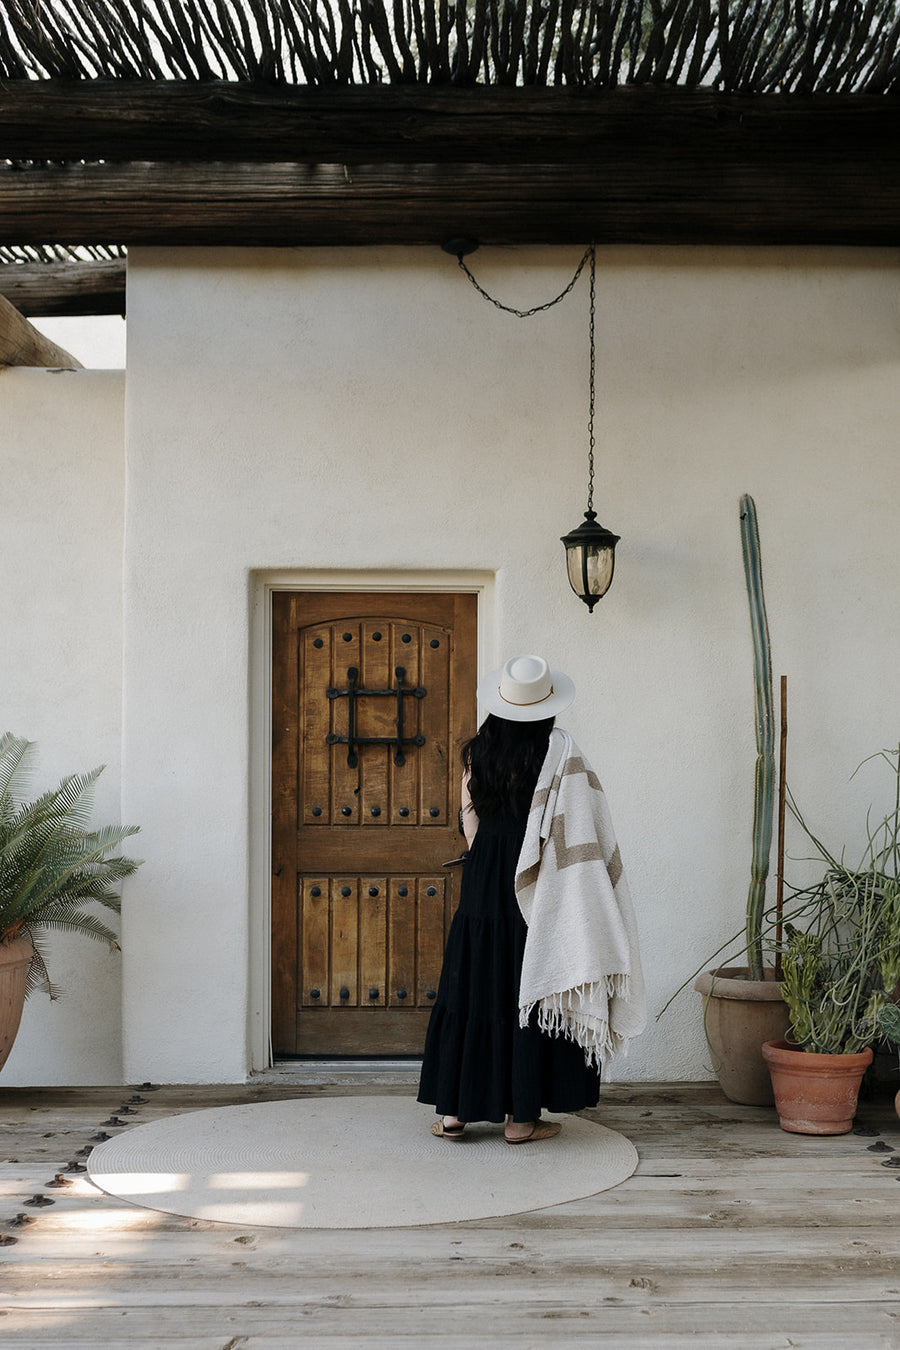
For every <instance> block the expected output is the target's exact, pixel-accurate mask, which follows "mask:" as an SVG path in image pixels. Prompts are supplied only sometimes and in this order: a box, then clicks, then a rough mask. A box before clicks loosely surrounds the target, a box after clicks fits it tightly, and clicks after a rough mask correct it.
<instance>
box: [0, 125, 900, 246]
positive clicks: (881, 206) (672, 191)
mask: <svg viewBox="0 0 900 1350" xmlns="http://www.w3.org/2000/svg"><path fill="white" fill-rule="evenodd" d="M460 234H463V235H470V236H472V237H473V238H475V239H477V240H479V241H480V242H482V243H490V244H561V243H585V242H587V241H589V240H591V239H594V240H595V241H596V242H597V243H599V244H623V243H638V244H767V245H768V244H820V245H841V244H843V245H881V246H894V245H896V244H897V243H898V242H900V138H898V140H897V142H896V143H895V144H894V145H892V146H891V147H890V148H889V149H885V150H882V151H880V152H879V154H878V155H877V156H874V157H873V156H872V155H871V154H868V155H866V156H860V157H854V156H850V155H844V154H841V153H837V152H834V153H827V152H826V151H825V150H824V149H822V151H821V153H819V154H818V155H817V156H809V157H807V158H804V157H802V156H801V157H800V158H795V157H793V156H791V155H783V156H779V155H777V154H774V153H773V154H771V155H767V156H766V157H764V158H763V159H762V160H760V159H758V158H757V159H754V158H752V157H748V158H740V159H731V158H729V157H727V156H726V157H722V156H719V157H717V158H714V157H711V156H703V155H700V156H698V155H697V154H696V153H695V152H694V150H693V149H686V150H684V151H683V152H682V153H681V154H678V155H676V154H675V153H674V152H671V151H669V152H666V151H665V150H656V149H655V148H653V147H648V148H647V149H646V150H645V151H644V152H643V153H641V154H638V153H631V154H629V155H624V156H622V155H619V154H615V155H608V156H604V157H598V158H597V159H596V161H595V162H594V163H591V164H587V165H584V164H583V165H573V164H558V165H554V164H530V165H492V166H488V165H392V164H381V165H349V166H344V165H313V166H309V165H298V164H255V165H242V164H222V163H217V164H80V165H74V164H72V165H58V164H48V165H43V166H40V167H36V166H35V167H30V168H28V169H24V170H22V171H17V170H14V169H6V170H0V243H16V244H28V243H35V244H36V243H52V242H59V243H63V242H65V243H70V244H74V243H93V242H97V241H98V240H103V241H109V240H115V241H116V242H117V243H122V244H164V245H228V244H231V245H273V246H293V245H329V244H331V245H363V244H434V245H437V244H440V243H443V242H444V241H445V240H447V239H448V238H450V237H452V236H455V235H460Z"/></svg>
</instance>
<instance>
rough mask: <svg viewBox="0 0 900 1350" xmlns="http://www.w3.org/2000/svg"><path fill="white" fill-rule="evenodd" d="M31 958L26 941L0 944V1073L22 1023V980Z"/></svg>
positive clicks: (31, 953) (23, 992)
mask: <svg viewBox="0 0 900 1350" xmlns="http://www.w3.org/2000/svg"><path fill="white" fill-rule="evenodd" d="M33 955H34V949H33V947H32V945H31V943H30V942H29V941H28V939H27V938H18V939H17V940H16V941H15V942H10V943H3V942H0V1069H2V1068H3V1065H4V1064H5V1063H6V1061H7V1059H8V1058H9V1052H10V1050H11V1049H12V1047H13V1041H14V1040H15V1039H16V1032H17V1031H18V1030H19V1022H20V1021H21V1020H22V1008H23V1006H24V1004H25V980H26V977H27V975H28V967H29V965H30V964H31V958H32V956H33Z"/></svg>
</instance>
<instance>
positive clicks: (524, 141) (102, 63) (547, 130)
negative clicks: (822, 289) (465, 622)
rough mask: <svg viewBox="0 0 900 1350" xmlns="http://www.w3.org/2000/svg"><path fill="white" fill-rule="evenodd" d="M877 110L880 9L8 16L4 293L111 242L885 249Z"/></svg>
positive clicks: (395, 7) (0, 237) (114, 2)
mask: <svg viewBox="0 0 900 1350" xmlns="http://www.w3.org/2000/svg"><path fill="white" fill-rule="evenodd" d="M898 94H900V0H453V3H450V0H177V2H176V0H125V2H123V0H40V3H38V0H4V4H3V5H2V7H0V261H5V262H6V263H7V264H8V265H7V266H6V267H0V286H3V288H4V289H6V287H5V286H4V283H3V282H2V276H3V274H8V273H10V272H19V274H20V276H21V287H20V291H21V294H22V295H25V293H26V291H27V292H28V294H29V295H30V297H31V298H30V300H29V299H27V298H26V299H25V300H24V301H23V303H25V304H29V303H30V304H32V305H35V304H40V303H54V302H53V300H52V297H51V299H50V300H46V299H45V301H43V302H42V301H40V300H36V299H35V296H36V294H37V292H36V290H35V286H36V285H37V284H38V283H37V282H32V281H30V280H29V278H28V277H26V276H25V274H24V272H23V271H22V270H21V269H23V268H24V267H27V266H29V265H30V264H32V263H33V264H37V263H41V264H43V265H44V266H47V265H49V264H51V263H52V264H53V265H55V266H57V268H58V264H59V263H60V262H61V261H62V260H61V259H60V258H59V257H54V256H53V253H54V250H53V248H52V247H51V246H59V247H60V248H64V247H65V246H73V245H83V246H93V247H96V246H97V245H98V243H99V244H103V243H105V241H110V240H115V241H117V243H118V245H130V244H172V245H216V244H232V245H234V244H246V245H275V246H292V245H320V244H332V245H333V244H338V245H353V244H377V243H387V244H429V245H435V246H436V245H438V244H440V243H443V242H445V241H446V240H447V239H449V238H451V237H458V236H468V237H471V238H473V239H476V240H479V241H481V242H482V243H497V244H517V243H519V244H522V243H585V242H588V241H590V240H592V239H593V240H594V241H595V242H597V243H598V244H603V243H648V244H659V243H664V244H668V243H687V244H722V243H726V244H798V243H799V244H825V245H830V244H868V245H895V244H896V243H897V242H898V240H900V134H898V133H900V98H898ZM101 252H103V250H102V249H101ZM119 253H120V250H118V249H113V250H112V252H110V253H107V254H104V256H102V257H98V258H95V259H94V261H93V263H92V262H89V261H82V262H81V263H79V264H78V267H79V270H82V269H84V268H85V267H89V266H95V265H97V266H102V267H103V268H104V269H105V271H104V272H103V275H102V276H100V275H99V274H98V277H97V279H96V284H95V285H93V287H87V288H86V287H85V286H84V285H83V284H82V285H81V287H80V296H79V298H78V299H77V300H73V301H72V303H76V304H87V303H88V300H87V298H86V297H87V292H88V291H90V293H91V295H92V297H93V298H92V300H91V301H90V303H91V304H93V305H95V306H96V305H101V306H102V305H104V304H109V305H112V306H114V308H115V311H119V310H121V308H122V297H121V294H118V295H116V296H114V297H113V299H111V300H103V299H100V298H99V297H100V296H101V295H102V294H107V293H108V291H109V286H110V281H111V278H112V276H113V273H114V272H115V273H116V275H117V276H118V278H119V281H118V282H116V283H114V284H115V285H121V284H122V283H121V278H122V276H123V264H122V259H121V257H120V256H118V255H119ZM73 266H74V264H73ZM45 275H46V273H45ZM26 282H27V283H28V285H27V286H26ZM28 286H30V287H31V289H30V291H29V290H28ZM7 294H9V291H8V289H7ZM29 312H31V313H41V312H44V313H47V312H72V311H71V310H69V311H66V310H60V309H56V310H52V309H51V310H47V309H43V310H42V309H40V308H32V309H31V310H30V311H29ZM92 312H96V310H94V311H92Z"/></svg>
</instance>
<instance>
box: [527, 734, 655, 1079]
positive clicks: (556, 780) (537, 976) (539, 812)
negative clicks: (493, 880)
mask: <svg viewBox="0 0 900 1350" xmlns="http://www.w3.org/2000/svg"><path fill="white" fill-rule="evenodd" d="M516 898H517V900H518V902H519V908H520V910H521V911H522V916H523V918H524V919H525V922H526V924H527V925H528V935H527V938H526V941H525V955H524V958H523V961H522V978H521V983H520V986H519V1023H520V1025H521V1026H527V1024H528V1021H529V1018H530V1016H531V1013H532V1010H533V1009H534V1008H537V1010H538V1026H539V1027H540V1028H541V1029H542V1030H543V1031H547V1032H550V1033H551V1034H553V1035H563V1036H567V1037H568V1038H569V1039H570V1040H573V1041H576V1042H577V1043H578V1045H580V1046H581V1048H582V1049H583V1050H584V1054H585V1059H586V1060H587V1062H588V1064H595V1065H596V1066H597V1067H598V1068H599V1067H600V1063H601V1060H602V1059H603V1058H604V1057H606V1056H609V1055H610V1054H615V1053H616V1052H617V1051H621V1050H624V1049H626V1048H627V1045H628V1041H629V1040H630V1039H631V1038H632V1037H634V1036H638V1035H640V1033H641V1032H642V1031H643V1030H644V1027H645V1025H646V1021H647V1008H646V999H645V994H644V979H643V975H642V973H641V960H640V952H639V950H638V935H637V924H636V922H635V917H634V908H633V906H632V903H631V896H630V894H629V891H628V884H627V882H626V880H625V873H624V872H623V870H622V859H621V856H620V854H619V848H618V845H617V844H616V837H615V834H614V832H613V826H612V820H611V818H610V814H609V808H608V806H607V804H606V797H605V796H604V793H603V789H602V787H601V786H600V781H599V779H598V778H597V775H596V774H595V773H594V771H593V769H591V767H590V765H588V764H587V763H586V762H585V760H584V758H583V756H582V754H581V751H580V750H579V749H578V747H577V745H576V744H575V742H574V741H573V740H572V737H571V736H570V735H569V734H568V732H566V731H562V730H561V729H560V728H559V727H555V728H554V729H553V731H552V732H551V733H550V744H549V747H548V749H547V756H546V758H545V760H544V763H543V766H542V768H541V772H540V775H539V777H538V781H537V786H536V788H535V792H534V797H533V798H532V803H531V811H530V813H529V816H528V825H527V827H526V830H525V839H524V842H523V844H522V851H521V853H520V854H519V861H518V864H517V866H516Z"/></svg>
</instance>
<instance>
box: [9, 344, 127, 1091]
mask: <svg viewBox="0 0 900 1350" xmlns="http://www.w3.org/2000/svg"><path fill="white" fill-rule="evenodd" d="M123 411H124V375H123V373H122V372H121V371H117V372H109V371H93V370H91V371H88V370H83V371H63V372H52V371H45V370H20V369H14V370H3V371H0V463H2V466H3V473H2V492H0V557H2V568H0V573H2V578H3V582H2V585H0V634H2V640H0V707H2V729H3V730H4V731H7V730H9V731H13V732H15V734H16V735H18V736H25V737H27V738H28V739H29V740H32V741H36V742H37V744H38V758H37V763H36V770H35V774H34V777H33V780H32V783H31V789H32V792H33V795H34V796H37V795H38V794H39V793H40V792H41V791H43V790H44V789H45V788H49V787H54V786H55V785H56V784H57V783H58V782H59V780H60V778H62V777H63V775H64V774H69V773H75V772H79V771H81V770H84V769H91V768H94V767H95V766H96V765H98V764H106V766H107V768H106V770H105V772H104V773H103V774H102V776H101V778H100V779H99V781H98V783H97V786H96V789H95V794H94V803H95V816H94V818H95V820H96V822H97V823H98V824H109V823H112V822H114V821H118V820H119V819H120V809H121V808H120V799H119V798H120V788H121V776H120V727H121V712H122V707H121V688H122V617H121V614H122V528H123V508H124V479H125V459H124V447H123V433H124V423H123ZM133 854H134V856H138V857H140V856H141V851H140V847H139V841H138V840H135V847H134V849H133ZM47 950H48V964H49V968H50V974H51V977H52V979H53V981H54V983H55V984H57V985H58V986H59V987H60V989H61V997H60V999H59V1000H58V1001H56V1002H53V1003H51V1002H50V1000H49V999H48V998H47V997H46V995H45V994H35V995H34V996H33V997H32V998H31V999H30V1000H29V1001H28V1003H27V1004H26V1006H25V1013H24V1016H23V1018H22V1025H21V1028H20V1031H19V1035H18V1037H17V1039H16V1043H15V1046H14V1047H13V1051H12V1054H11V1055H10V1057H9V1059H8V1061H7V1063H6V1065H5V1067H4V1069H3V1076H2V1083H3V1086H4V1087H15V1086H18V1085H20V1084H28V1085H32V1084H86V1083H119V1082H121V1076H122V1064H121V1036H120V1026H121V1017H120V980H121V958H120V957H119V956H118V955H115V954H112V953H110V952H109V951H108V950H107V948H106V947H105V946H103V945H101V944H98V943H94V942H91V941H89V940H88V939H86V938H82V937H77V936H71V937H70V936H54V937H52V938H50V939H48V942H47Z"/></svg>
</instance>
